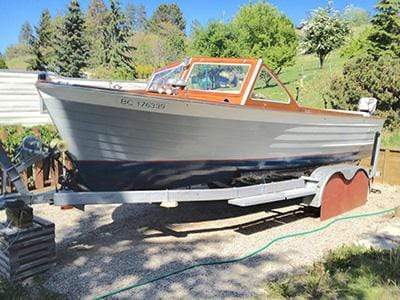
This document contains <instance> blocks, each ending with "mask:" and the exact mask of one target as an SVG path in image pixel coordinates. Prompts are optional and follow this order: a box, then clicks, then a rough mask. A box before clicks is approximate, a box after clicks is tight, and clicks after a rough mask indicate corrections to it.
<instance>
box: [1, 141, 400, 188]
mask: <svg viewBox="0 0 400 300" xmlns="http://www.w3.org/2000/svg"><path fill="white" fill-rule="evenodd" d="M369 163H370V159H369V158H368V159H364V160H363V161H362V162H361V164H362V165H363V166H365V167H368V166H369ZM62 172H63V171H62V166H61V164H59V163H58V162H57V163H53V164H51V163H50V161H44V162H40V163H37V164H36V165H34V166H32V167H30V168H29V169H28V170H27V171H26V172H25V173H24V174H23V176H22V177H23V180H24V181H25V182H26V183H27V185H28V187H29V189H30V190H41V189H44V188H47V187H54V186H56V185H57V183H58V177H59V176H60V175H61V174H62ZM378 172H379V174H380V176H377V177H376V178H375V181H376V182H379V183H385V184H389V185H400V150H393V149H381V151H380V155H379V161H378ZM0 179H1V176H0ZM2 184H3V182H2V180H0V187H2ZM6 188H7V191H9V192H10V191H12V190H13V188H12V186H11V184H10V182H7V184H6Z"/></svg>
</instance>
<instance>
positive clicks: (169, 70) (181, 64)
mask: <svg viewBox="0 0 400 300" xmlns="http://www.w3.org/2000/svg"><path fill="white" fill-rule="evenodd" d="M185 65H186V64H185V62H184V61H183V62H182V61H178V62H175V63H173V64H171V65H169V66H166V67H165V68H161V69H158V70H156V71H155V72H154V73H153V74H152V75H151V78H150V80H149V82H148V83H147V86H146V91H149V92H157V88H152V85H156V86H163V85H165V84H166V81H167V80H168V77H166V78H165V76H167V75H168V74H170V73H172V72H173V71H174V70H177V69H179V68H182V70H181V72H180V74H179V77H178V78H179V79H182V75H183V73H184V71H185ZM160 73H166V74H165V76H163V77H161V78H159V79H158V80H157V81H154V80H155V77H156V76H157V75H159V74H160ZM161 79H164V81H165V82H164V83H162V84H161V82H160V83H158V82H159V81H160V80H161Z"/></svg>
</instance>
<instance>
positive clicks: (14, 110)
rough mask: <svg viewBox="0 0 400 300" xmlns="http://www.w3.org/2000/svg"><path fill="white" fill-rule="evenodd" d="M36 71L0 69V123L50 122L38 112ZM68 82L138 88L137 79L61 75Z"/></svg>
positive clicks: (39, 101)
mask: <svg viewBox="0 0 400 300" xmlns="http://www.w3.org/2000/svg"><path fill="white" fill-rule="evenodd" d="M37 74H38V72H29V71H10V70H0V125H11V124H22V125H25V126H33V125H39V124H48V123H51V119H50V116H49V115H48V114H47V113H44V112H42V111H41V110H42V103H41V99H40V96H39V93H38V91H37V89H36V87H35V82H36V80H37ZM61 80H63V81H64V80H66V81H68V82H71V83H77V84H85V85H93V86H101V87H122V88H128V89H140V88H144V87H145V86H146V84H145V83H141V82H122V81H112V82H111V81H102V80H88V79H70V78H65V79H61Z"/></svg>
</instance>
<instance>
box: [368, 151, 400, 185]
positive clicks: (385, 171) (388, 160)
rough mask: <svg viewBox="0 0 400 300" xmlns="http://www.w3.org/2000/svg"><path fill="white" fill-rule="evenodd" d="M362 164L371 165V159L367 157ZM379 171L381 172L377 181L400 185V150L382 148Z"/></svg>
mask: <svg viewBox="0 0 400 300" xmlns="http://www.w3.org/2000/svg"><path fill="white" fill-rule="evenodd" d="M362 164H363V165H365V166H369V160H367V159H365V160H364V161H363V162H362ZM378 172H380V176H377V177H376V178H375V181H376V182H379V183H385V184H390V185H400V150H395V149H381V151H380V153H379V161H378Z"/></svg>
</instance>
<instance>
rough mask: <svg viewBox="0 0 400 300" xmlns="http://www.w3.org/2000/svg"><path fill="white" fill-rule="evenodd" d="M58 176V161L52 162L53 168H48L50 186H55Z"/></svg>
mask: <svg viewBox="0 0 400 300" xmlns="http://www.w3.org/2000/svg"><path fill="white" fill-rule="evenodd" d="M59 176H60V164H59V163H58V161H54V165H53V167H50V179H51V186H57V184H58V177H59Z"/></svg>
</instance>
